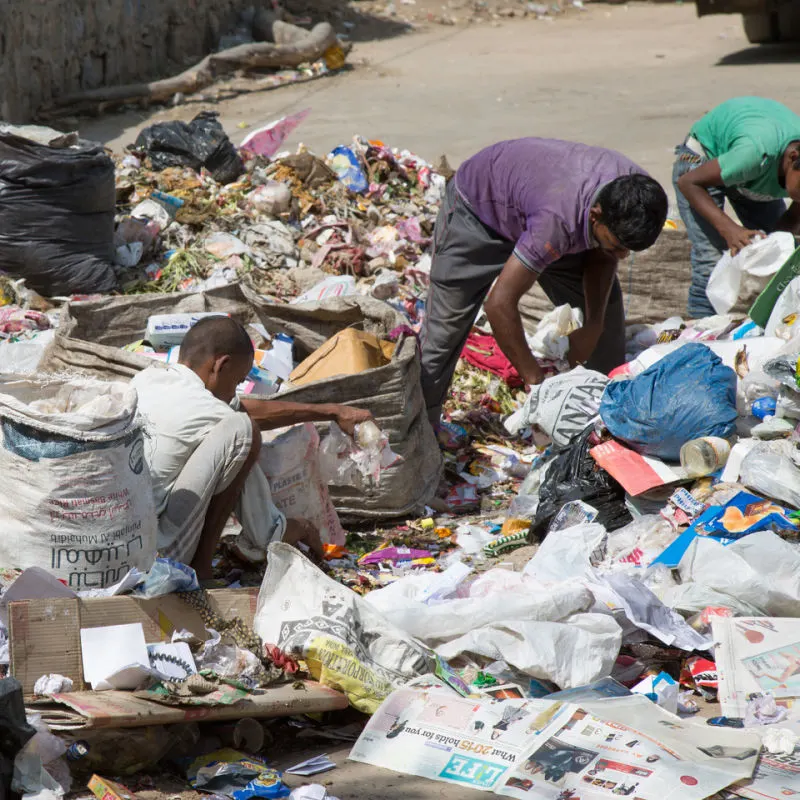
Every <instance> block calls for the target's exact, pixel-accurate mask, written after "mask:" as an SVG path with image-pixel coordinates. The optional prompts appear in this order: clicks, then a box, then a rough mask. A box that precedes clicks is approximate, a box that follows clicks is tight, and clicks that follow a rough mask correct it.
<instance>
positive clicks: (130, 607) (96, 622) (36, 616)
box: [8, 589, 347, 730]
mask: <svg viewBox="0 0 800 800" xmlns="http://www.w3.org/2000/svg"><path fill="white" fill-rule="evenodd" d="M208 596H209V602H210V606H211V609H212V610H213V611H215V612H216V613H217V614H219V616H221V617H222V618H224V619H230V618H232V617H240V618H241V619H242V620H243V621H244V622H246V623H247V624H249V625H252V623H253V617H254V615H255V607H256V600H257V598H258V590H257V589H219V590H212V591H210V592H209V593H208ZM136 622H141V623H142V627H143V628H144V635H145V641H147V642H159V641H169V640H170V639H171V637H172V634H173V632H174V631H176V630H183V629H187V630H189V631H191V632H192V633H194V634H196V635H197V636H198V637H200V638H202V639H206V638H208V634H207V633H206V630H205V625H204V623H203V619H202V617H201V616H200V613H199V612H198V611H196V610H195V609H193V608H191V607H190V606H189V605H187V604H186V603H184V602H183V601H182V600H181V599H180V598H179V597H178V596H177V595H174V594H172V595H166V596H164V597H159V598H156V599H154V600H140V599H138V598H133V597H102V598H95V599H91V600H80V599H75V598H54V599H47V600H22V601H19V602H15V603H10V604H9V606H8V633H9V645H10V647H9V649H10V670H11V675H13V676H14V677H15V678H16V679H17V680H18V681H19V682H20V683H21V684H22V690H23V692H24V693H25V694H26V695H30V694H32V693H33V686H34V684H35V683H36V680H37V679H38V678H40V677H41V676H42V675H47V674H50V673H56V674H58V675H64V676H66V677H68V678H71V679H72V680H73V682H74V684H75V691H74V692H70V693H68V694H63V695H56V696H55V697H54V698H53V699H52V700H50V699H42V700H34V701H32V702H29V703H28V705H29V706H32V707H35V708H36V709H37V710H38V711H41V712H42V713H44V714H45V719H47V720H48V724H50V723H52V725H53V726H54V727H55V728H56V729H58V730H77V729H80V728H88V727H137V726H141V725H163V724H169V723H172V722H183V721H186V720H193V719H209V720H225V719H240V718H241V717H248V716H254V717H269V716H283V715H286V714H289V715H293V714H304V713H313V712H319V711H330V710H334V709H339V708H346V707H347V699H346V698H345V697H344V695H342V694H340V693H338V692H335V691H333V690H331V689H327V688H325V687H323V686H320V685H319V684H316V683H312V682H306V683H305V684H304V687H305V688H304V689H295V688H293V686H292V685H291V684H289V685H286V686H279V687H276V688H273V689H268V690H266V691H265V692H264V694H263V695H254V696H253V697H252V698H248V700H247V701H244V702H242V703H236V704H235V705H232V706H224V707H218V708H196V707H191V708H190V707H176V706H166V705H161V704H160V703H155V702H152V701H150V700H143V699H140V698H136V697H134V696H133V695H132V693H130V692H92V691H82V690H85V689H88V688H89V687H88V686H87V685H86V683H85V681H84V677H83V664H82V658H81V637H80V631H81V628H98V627H103V626H105V625H123V624H126V623H136Z"/></svg>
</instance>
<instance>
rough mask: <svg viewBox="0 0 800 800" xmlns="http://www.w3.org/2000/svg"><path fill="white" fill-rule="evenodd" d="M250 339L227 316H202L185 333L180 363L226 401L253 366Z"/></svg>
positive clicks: (209, 389) (235, 322) (237, 324)
mask: <svg viewBox="0 0 800 800" xmlns="http://www.w3.org/2000/svg"><path fill="white" fill-rule="evenodd" d="M253 356H254V350H253V343H252V342H251V341H250V337H249V336H248V335H247V331H246V330H245V329H244V328H243V327H242V326H241V325H240V324H239V323H238V322H237V321H236V320H234V319H231V318H230V317H205V318H203V319H201V320H200V321H199V322H198V323H197V324H196V325H195V326H194V327H193V328H192V329H191V330H190V331H189V332H188V333H187V334H186V336H185V337H184V339H183V343H182V344H181V352H180V359H179V363H180V364H183V365H184V366H186V367H188V368H189V369H191V370H192V371H193V372H195V373H196V374H197V375H198V376H199V377H200V379H201V380H202V381H203V384H204V385H205V387H206V389H208V391H210V392H211V394H213V395H214V397H217V398H219V399H220V400H223V401H224V402H226V403H229V402H230V401H231V400H233V398H234V396H235V394H236V387H237V386H238V385H239V384H240V383H241V382H242V381H243V380H244V379H245V378H246V377H247V374H248V372H250V369H251V368H252V366H253Z"/></svg>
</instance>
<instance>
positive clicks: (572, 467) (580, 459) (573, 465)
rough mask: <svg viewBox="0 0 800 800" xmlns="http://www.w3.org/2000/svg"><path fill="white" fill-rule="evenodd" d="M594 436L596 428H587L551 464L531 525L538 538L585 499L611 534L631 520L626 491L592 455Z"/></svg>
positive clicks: (600, 522)
mask: <svg viewBox="0 0 800 800" xmlns="http://www.w3.org/2000/svg"><path fill="white" fill-rule="evenodd" d="M592 433H593V430H592V428H587V429H586V430H585V431H584V432H583V433H582V434H581V435H580V436H579V437H577V438H576V439H574V440H573V441H572V443H571V444H570V445H569V447H568V448H567V449H566V450H564V451H562V452H561V453H559V455H557V456H556V457H555V459H554V460H553V461H552V462H550V465H549V466H548V468H547V473H546V475H545V478H544V481H543V482H542V485H541V488H540V489H539V508H538V509H537V511H536V519H535V520H534V523H533V525H532V526H531V532H532V533H533V534H534V535H535V536H538V537H540V538H541V537H542V536H544V534H545V532H546V531H547V528H548V527H549V525H550V522H551V520H552V519H553V517H555V515H556V514H557V513H558V512H559V511H560V510H561V507H562V506H563V505H564V504H565V503H568V502H569V501H570V500H583V501H584V502H585V503H587V504H588V505H590V506H592V507H593V508H595V509H597V512H598V513H597V519H596V520H595V521H596V522H597V523H598V524H600V525H602V526H603V527H604V528H605V529H606V530H607V531H614V530H616V529H617V528H621V527H623V525H627V524H628V523H629V522H630V521H631V515H630V512H629V511H628V509H627V508H626V506H625V490H624V489H623V488H622V486H621V485H620V484H619V483H617V481H615V480H614V479H613V478H612V477H611V476H610V475H609V474H608V473H607V472H606V471H605V470H602V469H600V467H598V466H597V464H596V463H595V460H594V459H593V458H592V457H591V456H590V455H589V449H590V447H592V445H591V444H590V443H589V437H590V436H591V435H592Z"/></svg>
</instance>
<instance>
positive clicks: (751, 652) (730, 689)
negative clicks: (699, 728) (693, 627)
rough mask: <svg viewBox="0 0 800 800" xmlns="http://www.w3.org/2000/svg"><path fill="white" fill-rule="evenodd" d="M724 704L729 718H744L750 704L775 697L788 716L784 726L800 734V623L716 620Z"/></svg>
mask: <svg viewBox="0 0 800 800" xmlns="http://www.w3.org/2000/svg"><path fill="white" fill-rule="evenodd" d="M712 632H713V636H714V641H715V642H717V649H716V663H717V673H718V681H719V700H720V704H721V705H722V712H723V713H724V714H725V715H726V716H728V717H744V715H745V709H746V708H747V698H748V697H749V696H750V695H752V694H763V693H765V692H769V693H770V694H772V695H774V697H775V700H776V702H777V703H778V705H782V706H784V707H785V708H786V709H787V710H788V712H789V717H788V720H786V721H784V722H782V723H781V725H782V726H784V727H790V728H792V729H793V730H794V731H795V733H800V703H798V700H797V698H800V619H795V618H780V617H736V618H722V617H714V618H713V619H712Z"/></svg>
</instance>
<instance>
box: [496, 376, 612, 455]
mask: <svg viewBox="0 0 800 800" xmlns="http://www.w3.org/2000/svg"><path fill="white" fill-rule="evenodd" d="M607 385H608V378H607V377H606V376H605V375H603V374H602V373H600V372H594V371H593V370H590V369H585V368H584V367H575V369H572V370H570V371H569V372H564V373H562V374H560V375H553V377H551V378H547V379H545V380H544V381H542V383H540V384H538V385H536V386H531V391H530V394H529V395H528V397H527V398H526V400H525V403H524V404H523V406H522V408H520V409H519V410H517V411H515V412H514V413H513V414H512V415H511V416H510V417H509V418H508V419H507V420H506V421H505V427H506V430H508V432H509V433H518V432H519V431H520V430H521V429H522V428H526V427H528V426H531V425H536V426H538V427H539V428H541V429H542V430H543V431H544V432H545V433H546V434H547V435H548V436H549V437H550V438H551V439H552V440H553V444H554V445H555V446H556V447H566V446H567V445H568V444H569V443H570V442H571V441H572V439H574V438H575V437H576V436H577V435H578V434H579V433H582V432H583V431H584V430H585V429H586V427H587V426H588V425H589V424H590V423H591V422H592V421H593V420H594V419H595V418H596V417H597V412H598V410H599V408H600V400H601V398H602V396H603V392H604V391H605V390H606V386H607Z"/></svg>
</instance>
